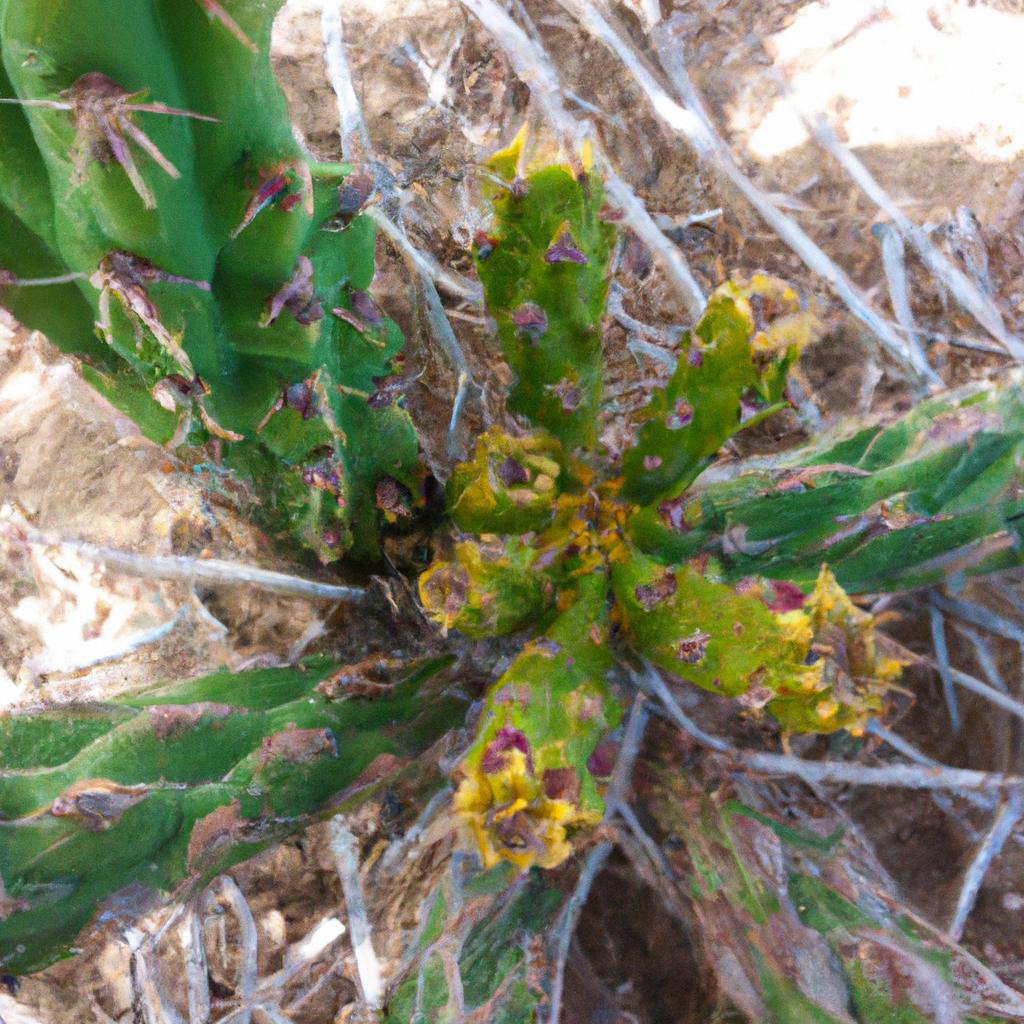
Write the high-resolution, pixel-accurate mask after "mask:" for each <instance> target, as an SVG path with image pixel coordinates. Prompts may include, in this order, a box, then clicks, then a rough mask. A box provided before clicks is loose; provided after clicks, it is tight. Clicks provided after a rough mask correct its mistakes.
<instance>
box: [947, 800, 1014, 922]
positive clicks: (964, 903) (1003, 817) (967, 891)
mask: <svg viewBox="0 0 1024 1024" xmlns="http://www.w3.org/2000/svg"><path fill="white" fill-rule="evenodd" d="M1022 815H1024V792H1021V791H1020V790H1015V791H1013V792H1011V793H1009V794H1008V795H1007V797H1006V800H1004V801H1003V803H1002V804H1001V805H1000V808H999V810H998V812H997V813H996V816H995V818H994V819H993V820H992V825H991V827H990V828H989V830H988V832H987V833H986V835H985V838H984V839H983V840H982V843H981V845H980V846H979V847H978V849H977V850H976V851H975V854H974V858H973V860H972V861H971V863H970V865H969V866H968V868H967V871H966V872H965V873H964V880H963V884H962V885H961V887H960V895H959V897H958V898H957V901H956V909H955V910H954V911H953V918H952V920H951V921H950V923H949V937H950V938H951V939H952V940H953V941H954V942H959V941H960V936H961V935H963V931H964V925H965V924H966V923H967V918H968V916H969V915H970V913H971V910H972V909H973V908H974V903H975V901H976V900H977V898H978V893H979V892H980V891H981V884H982V882H983V881H984V880H985V875H986V873H987V872H988V869H989V867H990V866H991V864H992V861H993V860H995V858H996V857H998V856H999V852H1000V851H1001V850H1002V848H1003V845H1004V844H1005V843H1006V840H1007V839H1009V838H1010V834H1011V833H1012V832H1013V829H1014V826H1015V825H1016V824H1017V822H1018V821H1019V820H1020V819H1021V816H1022Z"/></svg>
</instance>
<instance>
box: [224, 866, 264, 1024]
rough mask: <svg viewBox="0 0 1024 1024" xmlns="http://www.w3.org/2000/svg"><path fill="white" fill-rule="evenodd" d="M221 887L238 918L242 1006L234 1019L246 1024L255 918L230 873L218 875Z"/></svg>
mask: <svg viewBox="0 0 1024 1024" xmlns="http://www.w3.org/2000/svg"><path fill="white" fill-rule="evenodd" d="M220 890H221V893H222V894H223V896H224V897H225V899H226V900H227V901H228V903H229V904H230V906H231V909H232V911H233V912H234V915H235V918H236V920H237V921H238V930H239V940H238V947H239V954H240V957H239V964H238V982H237V984H238V995H239V998H240V999H241V1001H242V1006H241V1008H240V1010H239V1011H238V1016H237V1018H236V1019H237V1020H238V1021H239V1024H249V1022H250V1021H251V1020H252V1011H253V997H254V996H255V994H256V982H257V980H258V978H259V957H258V947H257V933H256V921H255V920H254V918H253V916H252V911H251V910H250V909H249V904H248V903H247V902H246V899H245V897H244V896H243V895H242V890H241V889H239V888H238V885H237V884H236V882H235V880H234V879H233V878H232V877H231V876H230V875H223V876H222V877H221V880H220Z"/></svg>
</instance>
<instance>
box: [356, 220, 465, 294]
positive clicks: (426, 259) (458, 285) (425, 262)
mask: <svg viewBox="0 0 1024 1024" xmlns="http://www.w3.org/2000/svg"><path fill="white" fill-rule="evenodd" d="M364 213H365V215H366V216H367V217H369V218H370V219H371V220H373V221H374V222H375V223H376V224H377V227H379V228H380V229H381V231H383V232H384V234H385V235H387V236H388V238H390V239H391V241H392V242H394V243H395V245H397V246H398V248H399V249H400V250H401V252H402V255H403V256H405V258H406V259H407V260H408V261H409V262H410V263H412V264H413V266H414V267H415V268H416V269H417V270H418V271H420V272H421V273H424V274H426V275H427V276H428V277H429V278H430V279H431V280H432V281H433V282H434V283H435V284H436V285H437V286H438V288H441V289H442V290H443V291H446V292H447V293H448V294H449V295H454V296H455V297H456V298H459V299H465V300H466V301H467V302H471V303H473V305H474V306H482V305H483V302H484V296H483V289H482V288H481V287H480V285H479V283H478V282H476V281H471V280H470V279H469V278H468V277H463V276H462V275H461V274H458V273H456V272H455V271H453V270H449V269H448V268H447V267H442V266H441V264H440V263H438V262H437V260H436V259H434V257H433V256H431V255H430V254H429V253H426V252H423V251H422V250H420V249H417V248H416V246H414V245H413V244H412V242H410V241H409V238H408V236H407V235H406V233H405V232H404V231H403V230H402V229H401V228H400V227H399V226H398V225H397V224H395V222H394V221H393V220H391V218H390V217H388V215H387V214H386V213H385V212H384V211H383V210H382V209H381V208H380V207H379V206H371V207H369V208H368V209H366V210H365V211H364Z"/></svg>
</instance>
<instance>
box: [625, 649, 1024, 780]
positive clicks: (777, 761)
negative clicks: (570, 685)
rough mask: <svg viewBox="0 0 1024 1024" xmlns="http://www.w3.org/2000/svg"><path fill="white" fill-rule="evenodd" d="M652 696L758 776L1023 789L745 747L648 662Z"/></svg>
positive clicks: (970, 775)
mask: <svg viewBox="0 0 1024 1024" xmlns="http://www.w3.org/2000/svg"><path fill="white" fill-rule="evenodd" d="M638 684H639V685H641V686H642V687H643V688H644V689H645V690H646V691H647V692H648V693H650V694H651V696H654V697H657V698H658V700H659V701H660V702H661V704H662V706H663V707H664V709H665V712H666V713H667V714H668V716H669V717H670V718H671V719H672V720H673V721H674V722H675V723H676V725H678V726H679V728H680V729H682V730H683V732H685V733H687V734H688V735H690V736H692V737H693V738H694V739H695V740H697V742H698V743H701V744H703V745H704V746H706V747H708V748H709V749H710V750H713V751H715V752H716V753H718V754H724V755H726V756H727V758H728V760H729V761H730V762H733V763H735V764H736V766H737V767H740V768H742V769H744V770H746V771H751V772H756V773H758V774H760V775H791V776H793V777H795V778H798V779H802V780H803V781H804V782H809V783H826V782H833V783H842V784H846V785H852V786H891V787H894V788H899V789H973V790H979V791H982V792H985V791H989V792H992V791H996V792H1010V791H1014V790H1017V789H1021V788H1024V778H1022V777H1020V776H1016V775H1001V774H998V773H993V772H978V771H974V770H972V769H969V768H949V767H947V766H945V765H936V766H935V767H924V766H918V765H886V766H885V767H879V768H874V767H869V766H867V765H861V764H852V763H850V762H847V761H807V760H804V759H803V758H800V757H792V756H790V755H788V754H768V753H762V752H760V751H755V750H744V749H742V748H740V747H736V746H734V745H733V744H732V743H730V742H729V741H728V740H725V739H722V738H721V737H719V736H713V735H712V734H711V733H708V732H705V731H704V730H703V729H702V728H701V727H700V726H699V725H697V723H696V722H694V721H693V719H691V718H690V717H689V716H688V715H687V714H686V713H685V712H684V711H683V709H682V708H681V707H680V706H679V702H678V701H677V700H676V699H675V697H674V696H672V692H671V691H670V690H669V688H668V686H667V685H666V683H665V680H664V679H662V677H661V674H660V673H659V672H658V671H657V670H656V669H655V668H654V667H653V666H651V665H647V666H646V671H645V672H644V674H643V675H642V676H639V677H638Z"/></svg>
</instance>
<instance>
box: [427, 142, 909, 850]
mask: <svg viewBox="0 0 1024 1024" xmlns="http://www.w3.org/2000/svg"><path fill="white" fill-rule="evenodd" d="M521 145H522V139H521V138H520V139H519V140H517V142H516V143H515V144H514V145H513V147H512V148H511V149H510V150H507V151H505V152H503V153H501V154H499V155H498V156H497V157H496V158H495V159H494V160H493V161H492V164H491V170H492V171H493V172H494V174H495V175H496V176H497V177H498V178H499V179H501V180H502V186H501V187H499V188H496V189H495V191H494V195H495V198H494V213H495V219H494V226H493V229H492V230H491V231H490V232H488V233H487V234H485V235H482V236H481V237H480V238H478V244H477V251H476V256H477V263H478V267H479V269H480V276H481V279H482V281H483V283H484V290H485V297H486V300H487V305H488V310H489V312H490V313H491V314H492V315H493V316H494V317H495V319H496V321H497V323H498V328H499V337H500V340H501V342H502V347H503V351H504V353H505V356H506V358H507V360H508V362H509V364H510V365H511V367H512V369H513V371H514V372H515V373H516V374H517V381H516V383H515V385H514V386H513V391H512V396H511V405H512V408H513V409H514V410H516V411H518V412H519V413H521V414H522V415H523V416H524V417H525V418H526V419H528V420H529V421H530V423H531V426H532V428H533V429H531V430H528V431H523V432H520V433H519V434H517V435H514V436H513V435H507V434H502V433H500V432H498V431H495V430H491V431H488V432H487V433H485V434H484V435H482V436H481V437H480V438H479V440H478V443H477V446H476V451H475V452H474V454H473V456H472V458H471V459H470V460H469V461H468V462H466V463H464V464H463V465H462V466H460V467H458V468H457V470H456V471H455V472H454V473H453V475H452V478H451V480H450V482H449V486H448V504H449V508H450V511H451V515H452V519H453V520H454V523H455V525H456V526H457V527H458V528H459V529H460V530H461V531H462V534H461V535H460V537H459V538H458V539H457V540H456V541H455V542H454V544H453V545H452V546H451V550H450V551H449V552H448V553H447V554H442V555H441V556H439V557H438V559H437V560H436V561H435V563H434V564H433V565H431V566H430V567H429V568H428V569H427V571H426V572H425V573H424V574H423V576H422V577H421V579H420V596H421V599H422V602H423V605H424V607H425V609H426V610H427V612H428V613H429V614H430V615H431V616H432V617H433V618H434V619H435V620H436V621H437V622H438V623H439V624H440V625H441V626H442V627H443V628H444V629H446V630H447V629H458V630H461V631H463V632H465V633H466V634H467V635H469V636H472V637H480V636H487V635H497V634H501V633H509V632H514V631H516V630H528V631H529V632H530V633H531V634H532V638H531V639H529V640H528V641H527V642H526V643H525V645H524V647H523V648H522V650H521V652H520V654H519V655H518V657H516V658H515V659H514V660H513V662H512V664H511V665H510V666H509V668H508V669H507V671H505V672H504V674H503V675H502V676H501V677H500V678H499V679H498V680H497V682H496V683H495V684H494V685H493V687H492V689H491V690H490V692H489V694H488V697H487V701H486V707H485V709H484V711H483V713H482V715H481V718H480V721H479V723H478V724H477V726H476V732H475V737H476V738H475V741H474V743H473V744H472V746H471V747H470V749H469V751H468V753H467V754H466V756H465V757H464V759H463V761H462V763H461V765H460V766H459V767H458V769H457V770H456V776H457V779H458V782H459V785H458V789H457V792H456V795H455V808H456V810H457V811H458V812H459V813H460V815H461V816H462V818H463V820H464V821H465V822H466V824H467V825H468V827H469V829H470V831H471V832H472V834H473V836H474V837H475V840H476V843H477V846H478V848H479V850H480V853H481V856H482V859H483V862H484V864H485V866H491V865H494V864H496V863H497V862H498V861H500V860H506V861H509V862H511V863H512V864H513V865H515V866H516V867H517V868H519V869H525V868H528V867H530V866H531V865H539V866H541V867H553V866H555V865H557V864H559V863H561V862H562V861H563V860H564V859H565V858H566V857H567V856H568V855H569V854H570V852H571V851H572V836H573V834H574V833H575V832H577V831H579V830H581V829H585V828H588V827H590V826H592V825H594V824H596V823H597V822H598V821H599V820H600V817H601V814H602V812H603V803H602V799H601V787H602V785H603V781H604V780H606V779H607V777H608V776H609V774H610V773H611V771H612V763H611V760H612V758H611V755H610V750H611V747H610V745H609V743H608V738H609V736H610V735H611V734H613V732H614V730H615V728H616V726H617V724H618V721H619V719H620V717H621V710H620V706H619V703H618V700H617V698H616V696H615V695H614V694H613V693H612V691H611V690H610V689H609V685H608V675H609V672H610V670H611V668H612V667H613V665H614V664H615V662H616V659H617V658H620V657H623V658H626V659H627V660H633V661H635V660H636V659H647V660H649V661H651V662H653V663H655V664H656V665H658V666H660V667H661V668H663V669H666V670H667V671H670V672H672V673H673V674H675V675H677V676H680V677H682V678H685V679H688V680H690V681H691V682H693V683H695V684H697V685H698V686H702V687H704V688H706V689H708V690H712V691H714V692H717V693H722V694H725V695H728V696H731V697H735V698H736V699H737V701H738V702H739V703H740V704H741V705H742V706H743V707H744V708H745V709H747V710H748V711H758V710H760V709H762V708H765V709H767V711H768V713H769V714H772V715H774V716H775V717H776V718H777V719H778V720H779V721H780V723H781V724H782V726H783V728H785V729H787V730H795V729H798V730H801V731H811V732H831V731H834V730H836V729H840V728H851V729H854V730H858V729H860V728H862V727H863V724H864V722H865V721H866V719H867V718H868V717H869V716H870V715H871V714H874V713H876V712H877V711H878V710H879V709H880V707H881V695H882V694H883V693H884V691H885V689H886V687H887V686H888V685H889V684H890V683H891V681H892V680H893V679H894V678H895V677H896V676H897V675H898V674H899V666H898V664H896V663H894V662H892V661H891V660H889V659H886V658H884V657H882V656H881V655H880V654H878V653H876V652H875V651H874V649H873V634H872V623H871V620H870V617H867V616H865V615H863V613H861V612H860V611H859V610H858V609H856V608H855V607H854V606H853V605H852V604H851V603H850V602H849V601H848V599H847V598H846V596H845V594H843V593H842V591H840V590H839V588H838V587H837V585H836V583H835V580H834V578H833V577H832V576H831V574H830V573H829V572H828V571H827V570H823V571H822V572H821V575H820V579H819V581H818V583H817V586H816V587H815V588H814V593H813V595H812V596H811V598H810V599H809V600H806V601H805V595H804V593H803V591H801V590H800V589H799V588H798V587H796V586H792V585H790V586H776V585H772V584H771V583H769V582H768V581H767V580H764V579H763V578H761V577H760V576H755V575H753V574H750V578H748V579H744V580H742V581H741V582H740V583H739V585H731V584H730V583H729V582H727V581H726V580H725V579H724V577H723V574H722V570H721V568H720V567H719V566H718V564H716V563H715V562H714V561H713V560H711V559H709V558H707V557H704V558H701V559H695V560H689V561H686V560H681V561H678V562H676V563H675V564H670V565H665V564H663V563H662V562H661V561H659V560H657V559H656V558H654V557H652V556H651V555H650V554H648V553H646V552H645V551H644V550H642V549H641V548H640V547H639V546H638V545H637V543H636V541H635V539H634V537H633V531H632V522H633V520H634V519H635V518H636V517H637V516H638V515H639V514H640V513H641V512H642V511H644V510H651V509H656V508H658V506H659V505H660V504H661V503H663V502H665V501H666V500H673V499H675V498H677V496H678V495H680V494H682V493H684V492H685V491H686V490H687V489H688V488H689V487H690V485H691V484H692V483H693V481H694V480H695V479H696V478H697V476H698V475H699V474H700V473H701V472H702V471H703V470H704V469H705V468H707V467H708V466H709V465H710V464H711V463H712V462H713V461H714V460H715V458H716V456H717V453H718V452H719V450H720V449H721V448H722V446H723V445H724V444H725V442H726V441H727V440H728V439H729V438H730V437H732V436H733V435H734V434H736V433H737V432H738V431H740V430H743V429H745V428H747V427H749V426H752V425H753V424H755V423H758V422H760V421H761V420H763V419H764V418H766V417H768V416H770V415H772V414H773V413H774V412H776V411H778V410H780V409H782V408H784V407H785V405H786V402H785V398H784V389H785V382H786V373H787V371H788V369H789V368H790V367H791V366H792V365H793V363H794V362H795V360H796V359H797V358H798V356H799V354H800V351H801V350H802V348H803V347H804V346H805V345H807V344H808V343H809V342H810V341H811V340H812V337H813V335H814V332H815V330H816V323H815V318H814V315H813V313H812V312H811V311H810V310H808V309H806V308H803V307H802V306H801V303H800V301H799V299H798V297H797V295H796V293H795V292H794V291H793V290H792V289H791V288H789V287H788V286H787V285H785V284H784V283H782V282H780V281H777V280H774V279H771V278H768V277H765V276H763V275H757V276H755V277H754V278H752V279H751V280H749V281H739V280H736V281H730V282H727V283H726V284H725V285H723V286H722V287H721V288H719V289H718V290H717V291H716V292H715V294H714V295H713V296H712V298H711V300H710V301H709V303H708V306H707V309H706V311H705V313H704V315H703V316H702V317H701V319H700V321H699V322H698V323H697V325H696V326H695V327H694V329H693V330H692V331H690V332H687V333H686V334H685V335H684V337H683V339H682V351H681V357H680V360H679V363H678V367H677V369H676V371H675V372H674V374H673V375H672V377H671V379H670V380H669V382H668V384H667V385H666V386H665V387H664V388H661V389H658V390H657V391H655V393H654V394H653V395H652V396H651V399H650V401H649V403H648V406H647V408H646V410H645V411H644V414H643V421H642V423H641V424H640V426H639V430H638V432H637V438H636V442H635V445H634V446H633V447H632V448H631V449H630V450H628V451H627V453H626V455H625V458H624V459H623V462H622V465H621V467H617V466H613V465H611V464H610V463H608V462H607V461H603V460H602V457H601V452H600V451H599V449H598V445H597V440H596V438H597V433H598V430H597V421H598V412H599V402H600V395H601V386H602V377H603V365H604V358H603V351H602V346H601V336H600V315H601V311H602V309H603V304H604V300H605V296H606V290H607V277H608V258H609V252H610V242H611V238H612V228H611V227H610V226H609V225H610V224H611V223H613V222H614V215H612V216H609V212H608V211H607V210H606V209H605V208H604V201H603V198H602V194H601V188H600V182H599V181H598V180H597V179H596V177H595V176H594V175H592V174H589V173H588V174H584V175H583V176H582V177H580V178H577V177H574V176H573V174H572V173H571V172H570V171H569V170H568V169H566V168H558V167H556V168H546V169H545V170H543V171H540V172H537V173H535V174H524V173H522V172H521V169H520V165H521V156H522V152H521ZM566 396H569V398H568V400H566ZM829 639H831V640H832V641H833V644H832V645H831V646H829V645H828V642H827V641H828V640H829ZM840 640H842V641H843V642H839V641H840ZM847 641H848V642H847ZM850 650H856V652H857V654H856V657H854V658H852V659H851V658H850V657H849V656H848V653H847V652H848V651H850ZM829 652H831V653H829ZM853 662H856V663H855V664H854V663H853Z"/></svg>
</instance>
